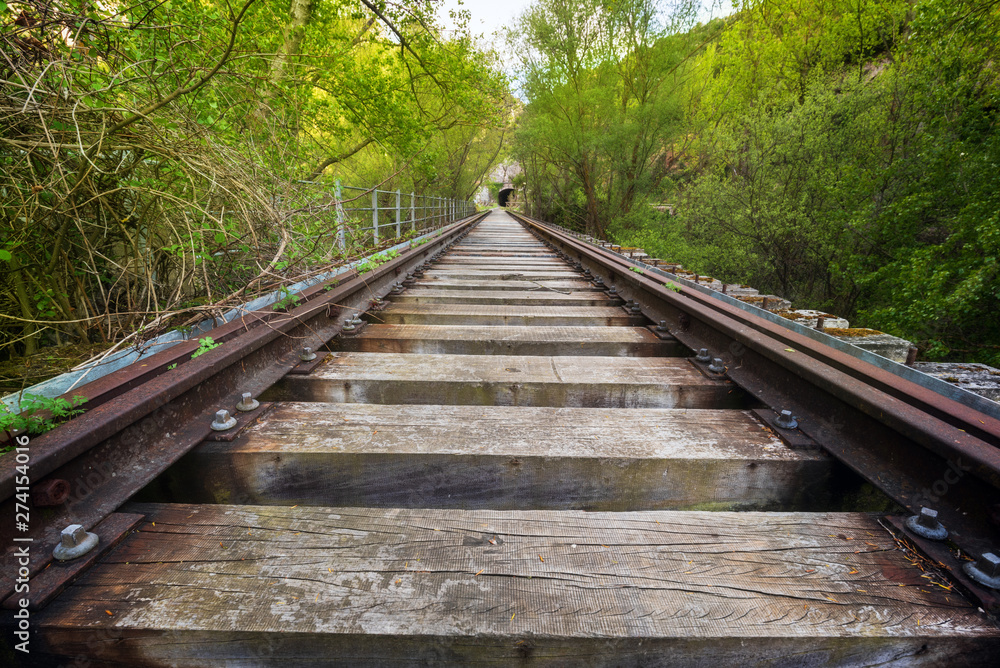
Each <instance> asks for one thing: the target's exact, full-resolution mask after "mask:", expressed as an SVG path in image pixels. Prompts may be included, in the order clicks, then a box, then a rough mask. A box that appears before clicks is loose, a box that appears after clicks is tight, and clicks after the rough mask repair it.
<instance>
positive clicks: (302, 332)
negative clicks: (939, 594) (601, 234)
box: [0, 216, 481, 598]
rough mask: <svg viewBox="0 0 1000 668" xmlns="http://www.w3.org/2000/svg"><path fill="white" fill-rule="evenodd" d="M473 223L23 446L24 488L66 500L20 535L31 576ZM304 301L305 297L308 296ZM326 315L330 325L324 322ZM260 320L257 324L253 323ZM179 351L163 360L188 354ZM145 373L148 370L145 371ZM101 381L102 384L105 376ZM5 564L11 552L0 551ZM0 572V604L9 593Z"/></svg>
mask: <svg viewBox="0 0 1000 668" xmlns="http://www.w3.org/2000/svg"><path fill="white" fill-rule="evenodd" d="M480 218H481V216H474V217H471V218H468V219H466V220H464V221H460V222H457V223H455V224H453V225H451V226H449V227H447V228H445V229H444V231H443V232H442V234H441V236H439V237H436V238H435V239H434V240H432V241H430V242H428V243H426V244H423V245H421V246H418V247H416V248H413V249H411V250H409V251H407V252H404V253H401V254H400V255H399V256H398V257H397V258H395V259H393V260H390V261H389V262H386V263H385V264H382V265H381V266H379V267H377V268H376V269H374V270H373V271H371V272H367V273H365V274H364V275H361V276H355V277H354V278H352V279H350V280H347V281H344V280H343V277H338V280H339V283H338V284H336V285H332V284H331V285H324V284H319V285H317V286H313V287H312V288H310V289H309V290H307V292H308V293H310V295H312V296H313V298H312V299H309V300H308V301H306V302H305V303H304V304H300V305H299V306H297V307H296V308H294V309H292V310H291V311H290V312H288V313H277V314H275V315H268V316H267V324H266V326H256V327H252V326H249V327H241V324H240V323H239V322H238V321H234V323H231V324H232V326H233V328H234V329H235V333H234V334H233V335H232V336H231V337H230V338H227V339H226V340H225V342H224V344H223V345H221V346H219V347H217V348H214V349H212V350H209V351H208V352H206V353H204V354H202V355H200V356H199V357H197V358H196V359H193V360H191V359H188V360H187V361H185V362H184V363H183V364H179V365H178V366H177V368H175V369H172V370H168V369H167V368H166V366H167V365H165V364H157V365H156V366H155V369H156V370H158V372H159V373H158V375H155V376H152V377H150V375H151V374H152V373H153V372H151V371H148V369H150V368H153V367H152V365H149V366H147V368H146V369H142V370H134V371H133V372H132V373H131V374H123V375H119V376H116V377H117V378H118V379H119V380H120V381H122V382H123V383H125V384H126V385H127V386H128V387H127V388H126V389H125V390H124V391H123V392H121V393H119V394H117V396H114V398H112V399H109V400H107V401H105V402H104V403H102V404H100V405H98V406H96V407H94V408H91V409H90V410H88V411H87V412H86V413H85V414H84V415H81V416H79V417H77V418H75V419H73V420H72V421H70V422H68V423H66V424H64V425H61V426H60V427H58V428H57V429H55V430H53V431H51V432H48V433H46V434H43V435H41V436H38V437H34V438H32V439H31V443H30V459H31V462H30V471H31V477H32V480H42V479H43V478H45V477H49V476H51V477H54V478H59V479H63V480H67V481H69V482H70V485H71V490H72V491H71V493H70V496H69V498H68V499H67V500H66V502H65V503H64V504H63V505H62V506H59V507H58V508H53V509H51V510H49V511H47V515H46V517H45V519H44V521H43V519H42V518H41V517H40V516H37V515H36V516H35V517H34V519H33V521H32V522H31V523H30V527H29V530H28V531H26V532H19V533H18V535H19V536H22V537H25V538H31V539H32V540H33V543H32V555H33V559H32V563H31V572H32V574H34V573H37V572H38V571H39V570H41V569H42V568H44V567H45V566H46V564H47V563H49V558H46V557H45V556H44V555H46V554H51V550H52V548H53V547H54V546H55V545H56V543H57V542H58V540H59V532H60V530H61V529H62V528H63V527H65V526H66V525H68V524H72V523H77V524H82V525H84V526H85V527H87V528H89V527H93V526H95V525H96V524H97V523H98V522H100V521H101V520H102V519H103V518H104V517H107V516H108V515H109V514H111V513H112V512H114V511H115V509H116V508H117V507H118V506H119V505H120V504H121V503H123V502H124V501H125V500H127V499H128V498H129V497H130V496H132V495H133V494H135V492H137V491H138V490H139V489H141V488H142V487H143V486H145V485H146V484H147V483H148V482H149V481H151V480H153V479H154V478H155V477H156V476H157V475H158V474H159V473H160V472H162V471H163V470H165V469H166V468H167V467H168V466H170V465H171V464H172V463H173V462H175V461H176V460H177V459H179V458H180V456H181V455H183V454H184V453H185V452H187V451H188V450H189V449H190V448H192V447H194V445H196V444H197V443H198V442H200V441H201V440H203V439H204V438H206V437H207V436H208V435H209V433H210V432H211V429H210V427H209V425H210V423H211V421H212V417H213V416H214V414H215V412H216V411H217V410H219V409H227V410H229V411H230V412H231V413H234V412H235V410H234V407H235V405H236V403H237V402H238V401H239V400H240V399H241V395H242V393H243V392H251V393H252V394H253V395H254V396H257V395H259V394H260V393H261V392H263V391H264V390H265V389H267V388H268V387H270V386H271V385H272V384H273V383H275V382H277V381H278V380H279V379H280V378H281V377H283V376H284V375H285V374H286V373H287V372H288V371H289V370H290V369H292V368H293V367H295V366H296V365H297V364H298V363H299V362H300V360H299V358H298V354H299V352H300V351H301V349H302V347H303V346H310V347H312V348H313V349H314V350H320V349H321V348H322V347H323V346H324V345H325V344H326V342H327V341H329V340H330V339H331V338H333V337H334V336H335V335H336V334H337V333H339V331H340V329H341V327H342V325H343V321H344V320H345V319H346V318H350V317H353V316H354V314H355V312H358V311H364V310H365V309H367V308H368V307H369V306H370V305H371V302H372V299H373V298H374V297H376V296H380V295H384V294H385V293H387V292H388V290H389V289H390V287H391V285H392V283H393V282H395V281H396V280H398V278H399V276H400V275H401V274H403V273H405V272H406V271H408V270H410V269H412V267H414V266H416V265H417V264H419V263H420V262H423V261H425V260H426V258H428V257H429V256H430V255H431V254H432V253H434V252H436V251H437V250H438V249H439V248H440V247H442V246H444V245H445V244H448V243H451V242H452V241H454V240H455V239H457V238H459V237H460V236H462V235H464V234H465V233H466V232H467V231H468V230H469V229H470V228H471V227H472V226H473V225H475V223H477V222H478V220H479V219H480ZM310 295H307V296H310ZM330 316H334V317H330ZM257 318H258V319H259V316H257ZM184 345H185V344H180V345H178V346H176V347H175V348H172V349H171V350H170V351H164V353H169V352H173V351H175V350H176V351H177V352H176V353H174V354H175V355H176V354H181V355H183V354H185V353H186V354H187V355H188V356H190V350H186V349H185V348H183V347H182V346H184ZM147 364H148V362H147ZM106 378H109V377H106ZM106 378H105V379H101V380H100V381H98V382H99V383H101V385H102V387H103V388H104V389H103V390H102V392H104V393H107V392H111V393H114V392H115V391H116V390H115V389H114V388H109V387H108V385H107V383H108V382H110V381H108V380H106ZM4 459H5V461H4V464H3V468H2V470H0V498H2V499H5V501H4V502H3V503H2V504H0V533H3V535H14V529H15V526H14V522H15V509H14V505H15V500H14V497H13V496H12V495H13V492H14V479H15V474H16V471H15V467H14V461H13V459H14V458H13V457H5V458H4ZM4 550H5V552H4V556H3V561H4V563H5V564H7V565H9V564H10V563H11V560H12V558H13V551H14V548H13V547H10V546H5V547H4ZM16 570H17V569H16V568H14V569H12V568H4V569H3V574H2V576H0V598H6V597H7V596H8V595H9V594H10V593H11V592H12V591H13V584H14V583H13V580H12V579H10V577H9V574H10V573H15V572H16Z"/></svg>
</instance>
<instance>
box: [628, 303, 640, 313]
mask: <svg viewBox="0 0 1000 668" xmlns="http://www.w3.org/2000/svg"><path fill="white" fill-rule="evenodd" d="M629 311H630V312H631V313H632V315H642V307H641V306H639V302H632V307H631V308H630V309H629Z"/></svg>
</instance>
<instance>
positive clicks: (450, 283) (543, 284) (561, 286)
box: [407, 274, 606, 292]
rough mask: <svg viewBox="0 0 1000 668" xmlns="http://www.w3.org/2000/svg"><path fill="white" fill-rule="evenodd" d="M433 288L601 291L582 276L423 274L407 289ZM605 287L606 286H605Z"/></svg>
mask: <svg viewBox="0 0 1000 668" xmlns="http://www.w3.org/2000/svg"><path fill="white" fill-rule="evenodd" d="M420 289H434V290H477V291H483V290H511V291H522V290H537V289H543V290H559V291H567V290H570V291H573V292H603V291H604V290H600V289H598V288H596V287H594V286H593V284H591V283H590V282H589V281H585V280H584V279H582V278H579V277H578V278H575V279H558V280H556V279H547V280H540V281H535V280H503V281H497V280H492V279H485V280H484V279H474V278H472V279H470V278H464V279H463V278H461V277H456V276H450V277H448V278H441V277H436V276H427V275H426V274H425V275H424V277H423V278H421V279H418V280H416V281H414V282H413V286H412V287H410V288H408V289H407V290H420ZM605 289H606V288H605Z"/></svg>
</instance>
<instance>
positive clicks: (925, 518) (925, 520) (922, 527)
mask: <svg viewBox="0 0 1000 668" xmlns="http://www.w3.org/2000/svg"><path fill="white" fill-rule="evenodd" d="M937 517H938V514H937V511H936V510H932V509H930V508H921V509H920V514H919V515H911V516H910V517H908V518H906V528H907V529H909V530H910V531H912V532H913V533H915V534H917V535H918V536H923V537H924V538H928V539H930V540H944V539H945V538H947V537H948V530H947V529H945V528H944V526H943V525H942V524H941V522H939V521H938V518H937Z"/></svg>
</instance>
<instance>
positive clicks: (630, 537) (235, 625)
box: [32, 504, 1000, 666]
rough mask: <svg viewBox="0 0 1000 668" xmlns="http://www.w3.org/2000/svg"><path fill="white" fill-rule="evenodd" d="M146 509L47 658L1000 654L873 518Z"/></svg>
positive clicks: (668, 661) (78, 586)
mask: <svg viewBox="0 0 1000 668" xmlns="http://www.w3.org/2000/svg"><path fill="white" fill-rule="evenodd" d="M127 510H129V511H130V512H138V513H142V514H144V515H146V517H147V520H148V521H147V523H146V524H145V525H144V526H143V529H142V531H141V532H139V533H136V534H133V535H132V536H130V537H129V538H128V539H127V540H125V541H124V542H123V543H122V545H120V546H119V547H118V549H117V550H116V551H114V552H113V553H111V554H110V555H109V556H107V557H105V558H104V559H103V560H102V561H101V563H100V564H98V565H97V566H95V567H94V568H93V569H92V570H91V571H90V572H88V573H87V574H86V575H85V576H84V577H82V578H81V579H80V580H78V581H77V582H76V583H75V584H74V585H73V586H71V587H70V588H69V589H67V590H66V591H65V592H64V593H63V595H62V596H60V597H59V598H58V599H57V600H56V601H55V602H54V603H53V604H52V605H51V606H50V607H49V608H47V609H46V610H45V611H43V612H42V613H39V614H38V615H37V616H35V617H33V618H32V630H33V631H34V632H35V634H36V636H35V643H34V644H33V645H32V651H33V653H35V652H37V653H42V652H47V653H50V654H59V655H62V656H70V657H71V656H76V655H78V654H84V655H85V656H87V657H88V658H90V659H91V663H90V665H107V664H110V663H114V662H117V663H121V664H125V665H170V666H204V665H206V664H209V663H212V664H215V663H221V662H226V663H228V664H229V665H262V664H279V663H280V664H281V665H329V664H331V663H338V664H341V665H385V664H387V663H390V662H392V663H405V664H414V663H421V662H425V661H433V662H435V663H445V664H450V665H468V664H470V663H487V662H489V663H495V662H503V663H504V664H510V665H513V664H515V663H531V662H535V663H542V662H545V663H559V664H562V665H633V666H639V665H642V666H648V665H675V666H681V665H683V666H719V665H748V664H749V663H754V664H760V665H768V666H802V665H808V666H821V665H822V666H830V665H837V666H858V665H890V664H891V665H899V666H903V665H905V666H916V665H927V666H940V665H949V666H956V665H972V666H985V665H993V661H994V660H995V656H996V652H998V651H1000V632H998V630H997V629H996V627H994V626H993V624H991V623H990V622H989V620H987V619H986V618H985V616H984V615H982V614H981V613H979V612H978V611H977V610H976V609H975V608H974V607H972V606H970V605H969V604H968V603H967V602H965V601H964V600H963V599H962V597H961V596H960V595H959V594H957V593H955V592H954V591H950V590H949V589H948V588H947V587H946V586H941V585H940V583H939V581H937V580H936V579H935V576H933V575H932V574H928V573H925V572H924V570H922V568H921V567H920V566H919V565H918V564H916V563H915V562H914V561H912V560H911V559H910V558H908V555H907V554H906V553H904V552H901V551H900V550H899V549H898V548H897V546H896V543H895V542H894V540H893V539H892V537H891V536H890V535H889V534H888V533H887V532H886V531H885V530H884V529H883V528H882V527H881V526H880V525H879V523H878V521H877V520H876V519H874V518H872V517H869V516H867V515H865V514H856V513H843V514H833V513H828V514H802V513H707V512H669V511H653V512H641V513H613V514H612V513H587V512H576V511H561V512H558V511H533V512H527V511H526V512H512V511H507V512H498V511H456V510H436V511H435V510H397V509H388V510H373V509H353V508H317V507H301V506H300V507H298V508H288V507H276V506H268V507H265V506H256V507H255V506H251V507H236V506H199V505H187V504H185V505H157V504H139V505H132V506H130V507H128V508H127ZM109 613H110V614H109ZM33 655H34V654H33Z"/></svg>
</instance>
